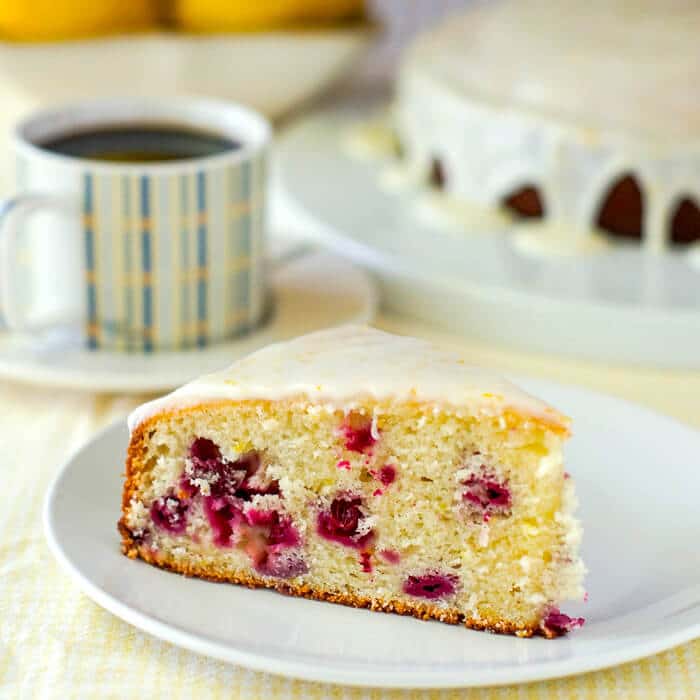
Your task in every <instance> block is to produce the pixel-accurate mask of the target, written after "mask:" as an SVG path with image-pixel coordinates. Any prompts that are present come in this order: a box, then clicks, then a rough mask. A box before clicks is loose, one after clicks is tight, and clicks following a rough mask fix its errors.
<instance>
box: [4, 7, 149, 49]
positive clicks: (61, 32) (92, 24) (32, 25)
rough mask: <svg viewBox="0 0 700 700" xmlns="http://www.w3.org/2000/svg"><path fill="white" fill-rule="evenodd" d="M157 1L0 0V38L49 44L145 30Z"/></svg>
mask: <svg viewBox="0 0 700 700" xmlns="http://www.w3.org/2000/svg"><path fill="white" fill-rule="evenodd" d="M157 6H158V0H155V1H154V0H0V38H1V39H10V40H13V41H51V40H54V39H73V38H77V37H89V36H98V35H102V34H116V33H120V32H127V31H134V30H139V29H145V28H146V27H149V26H151V25H153V24H154V23H155V22H156V19H157V14H158V12H157Z"/></svg>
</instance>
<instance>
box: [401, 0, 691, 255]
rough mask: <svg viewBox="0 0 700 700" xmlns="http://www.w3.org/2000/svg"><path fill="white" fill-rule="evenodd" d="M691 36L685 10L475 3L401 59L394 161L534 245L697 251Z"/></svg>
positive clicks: (664, 4) (657, 2)
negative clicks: (623, 243)
mask: <svg viewBox="0 0 700 700" xmlns="http://www.w3.org/2000/svg"><path fill="white" fill-rule="evenodd" d="M699 29H700V4H699V3H697V2H696V1H695V0H589V1H588V2H580V0H560V1H559V2H554V3H553V2H550V1H549V0H492V1H491V2H488V3H487V2H476V3H474V6H473V7H471V8H470V9H469V10H467V11H466V12H464V13H462V14H459V15H453V16H450V17H449V18H447V19H446V20H445V21H444V22H443V23H442V24H441V25H439V26H437V27H436V28H435V29H433V30H431V31H429V32H428V33H426V34H424V35H422V36H420V37H419V38H418V39H417V40H416V41H415V43H414V44H413V45H412V46H411V47H410V48H409V50H408V51H407V52H406V56H405V58H404V60H403V63H402V66H401V71H400V77H399V82H398V88H397V103H396V126H397V130H398V136H399V140H400V144H401V148H402V151H403V154H404V156H405V158H406V159H407V161H408V163H409V164H410V167H411V171H412V172H416V173H419V174H421V175H422V177H423V178H424V179H425V180H428V181H429V182H430V183H431V184H432V186H433V187H435V188H437V189H439V190H442V191H444V192H445V193H447V194H448V195H449V196H451V197H453V198H455V199H457V200H462V201H464V202H468V203H470V204H472V205H481V206H483V207H486V208H505V209H507V210H509V211H510V212H511V213H513V214H514V215H515V216H516V217H519V218H526V219H528V221H529V222H530V223H529V225H528V227H527V229H524V228H522V229H521V233H527V234H528V238H527V239H526V240H529V241H530V242H531V243H533V242H534V243H536V242H537V240H541V241H542V240H552V241H554V240H556V244H557V246H558V248H559V249H563V248H565V247H566V246H569V247H570V248H571V249H573V250H584V249H585V250H589V249H591V246H590V243H591V239H596V240H598V241H599V242H600V243H601V244H604V243H607V244H608V245H609V244H610V243H611V242H614V241H619V240H620V239H626V240H627V241H628V242H629V240H630V239H632V240H637V241H641V243H642V245H643V246H644V247H645V248H646V249H647V250H650V251H652V252H660V251H664V250H667V249H669V248H671V247H675V248H679V249H682V248H683V247H687V246H688V244H691V243H694V242H696V241H698V240H700V93H699V92H698V91H697V90H694V89H693V87H692V86H694V85H697V84H698V83H699V82H700V42H699V41H698V31H699ZM596 232H599V233H602V235H600V236H598V237H596V236H595V234H596ZM524 240H525V239H524ZM596 249H598V248H596Z"/></svg>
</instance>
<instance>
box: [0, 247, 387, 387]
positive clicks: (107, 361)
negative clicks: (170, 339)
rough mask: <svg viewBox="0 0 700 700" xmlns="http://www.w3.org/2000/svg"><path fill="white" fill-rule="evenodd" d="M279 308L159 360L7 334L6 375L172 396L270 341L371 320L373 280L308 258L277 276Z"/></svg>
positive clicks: (348, 267) (69, 339)
mask: <svg viewBox="0 0 700 700" xmlns="http://www.w3.org/2000/svg"><path fill="white" fill-rule="evenodd" d="M270 286H271V288H272V295H273V298H274V310H273V312H272V314H271V316H270V318H269V320H268V321H267V322H266V323H265V324H264V325H263V326H261V327H260V328H259V329H257V330H255V331H253V332H251V333H249V334H247V335H245V336H241V337H240V338H235V339H232V340H230V341H228V342H224V343H219V344H216V345H211V346H208V347H206V348H203V349H201V350H189V351H182V352H163V353H155V354H152V355H142V354H127V353H112V352H103V351H100V352H90V351H88V350H87V349H85V347H84V345H83V344H82V343H81V342H80V341H79V340H78V339H77V337H76V334H74V333H66V334H61V333H57V334H55V335H54V336H50V337H45V338H43V339H42V341H41V342H40V341H39V340H38V339H37V337H35V336H26V335H18V334H11V333H4V334H0V377H6V378H8V379H13V380H19V381H26V382H32V383H36V384H45V385H49V386H56V387H69V388H79V389H87V390H91V391H114V392H138V393H145V392H156V391H167V390H169V389H172V388H174V387H176V386H179V385H180V384H183V383H184V382H186V381H188V380H190V379H192V378H194V377H197V376H199V375H200V374H205V373H207V372H213V371H215V370H218V369H221V368H222V367H225V366H227V365H229V364H231V362H233V361H234V360H235V359H236V358H238V357H241V356H243V355H246V354H248V353H249V352H252V351H253V350H256V349H257V348H259V347H262V346H263V345H267V344H268V343H273V342H277V341H280V340H285V339H287V338H290V337H292V336H296V335H302V334H303V333H310V332H311V331H314V330H319V329H321V328H327V327H329V326H336V325H340V324H343V323H367V322H369V321H371V320H372V318H373V317H374V313H375V310H376V294H375V289H374V285H373V283H372V281H371V280H370V279H369V277H368V276H367V274H366V273H365V272H363V271H362V270H360V269H358V268H357V267H354V266H353V265H352V264H350V263H349V262H347V261H344V260H341V259H339V258H337V257H335V256H331V255H329V254H327V253H319V252H315V253H306V254H304V255H301V256H300V257H296V258H293V259H291V260H288V261H287V262H282V263H277V264H276V265H275V267H274V268H273V269H272V270H271V272H270Z"/></svg>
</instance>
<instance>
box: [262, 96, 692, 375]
mask: <svg viewBox="0 0 700 700" xmlns="http://www.w3.org/2000/svg"><path fill="white" fill-rule="evenodd" d="M377 107H378V105H377V104H376V103H374V104H370V105H369V106H367V104H364V105H361V104H360V105H352V104H351V105H347V106H340V107H336V108H334V109H330V110H328V111H324V112H320V113H317V114H315V115H312V116H310V117H307V118H304V119H302V120H301V121H299V122H298V123H296V124H295V125H293V126H291V127H290V128H289V129H288V130H286V131H285V132H283V133H282V135H281V138H280V139H279V140H278V143H277V150H276V157H277V169H276V176H277V180H278V184H279V185H280V188H281V195H280V196H281V200H280V199H278V203H280V201H281V205H282V206H283V207H284V208H285V211H286V212H288V214H289V215H290V216H294V218H295V219H296V220H297V221H298V223H299V224H300V225H301V226H303V228H304V230H309V231H312V232H313V233H314V235H315V236H316V237H318V238H319V239H320V240H323V241H324V242H325V243H326V244H328V245H329V246H331V247H332V248H334V249H335V250H338V251H340V252H342V253H343V254H344V255H348V256H351V257H353V258H354V259H355V260H358V261H359V262H362V263H363V264H365V265H367V266H369V267H371V268H372V269H373V270H375V271H376V272H377V273H378V275H379V277H380V280H381V282H382V303H383V304H384V305H385V306H386V307H387V308H391V309H394V310H396V311H400V312H405V313H410V314H411V315H413V316H418V317H421V318H423V319H427V320H428V321H430V322H439V323H442V324H443V325H445V326H447V327H449V328H450V330H451V331H453V332H454V331H460V332H463V333H465V334H468V335H472V336H478V337H481V338H483V339H485V340H488V341H492V342H499V343H503V344H507V345H508V346H509V347H520V348H525V349H529V350H536V351H540V352H549V353H560V354H568V355H576V356H582V357H590V358H594V359H601V360H606V361H615V362H624V363H629V362H635V363H640V364H650V365H658V366H666V367H678V368H681V367H687V368H700V267H699V266H697V265H695V266H693V265H692V264H691V263H690V260H691V258H690V257H688V256H686V255H684V254H680V253H668V254H665V255H658V256H653V255H648V254H645V253H643V252H642V251H641V250H640V249H639V247H637V246H630V245H618V246H614V247H612V248H609V249H607V250H605V251H604V252H602V253H598V254H590V255H587V256H568V257H567V256H559V257H557V256H554V257H533V256H532V255H528V254H524V253H522V252H521V251H520V250H519V249H518V248H517V247H516V245H514V241H515V240H516V238H515V234H514V232H513V231H512V230H511V229H509V228H503V227H501V228H500V229H493V228H486V227H485V225H484V228H478V229H477V230H469V229H468V228H462V230H455V228H454V227H453V228H452V229H450V228H449V227H446V226H445V225H444V224H442V225H441V224H440V222H439V221H438V222H437V224H435V223H433V224H432V225H431V224H430V221H426V220H425V216H424V215H425V203H424V200H425V190H424V188H416V187H413V188H411V187H409V188H407V189H406V188H405V189H402V190H399V191H390V190H387V189H383V187H382V186H381V184H380V183H381V181H382V172H383V171H384V170H386V168H387V166H388V165H389V164H390V163H389V162H388V161H386V160H384V161H382V160H381V159H378V160H377V159H375V160H358V159H355V158H352V157H351V156H350V155H348V153H347V152H346V144H347V141H348V136H349V134H350V133H351V127H352V126H353V125H357V124H362V122H363V121H365V122H366V120H367V119H369V118H371V117H372V116H373V115H374V117H375V118H376V113H377Z"/></svg>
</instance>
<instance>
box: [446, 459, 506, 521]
mask: <svg viewBox="0 0 700 700" xmlns="http://www.w3.org/2000/svg"><path fill="white" fill-rule="evenodd" d="M467 462H468V466H467V467H466V468H465V469H462V470H460V471H459V472H458V473H457V477H458V479H459V487H458V499H459V501H460V502H461V504H462V508H463V510H464V512H465V513H466V515H467V517H468V518H469V519H470V520H473V521H476V522H479V521H483V522H488V521H489V519H490V518H491V517H492V516H494V515H498V516H507V515H510V511H511V507H512V496H511V490H510V487H509V485H508V480H507V479H504V478H502V477H499V476H497V474H496V473H495V471H494V470H492V469H491V468H489V466H488V465H486V464H484V463H482V457H481V455H480V454H479V453H476V454H474V455H472V456H471V457H470V458H469V459H468V460H467Z"/></svg>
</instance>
